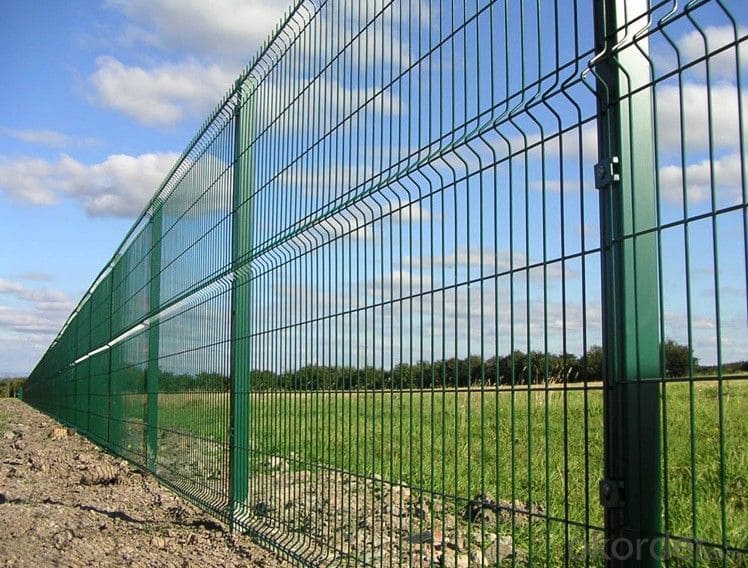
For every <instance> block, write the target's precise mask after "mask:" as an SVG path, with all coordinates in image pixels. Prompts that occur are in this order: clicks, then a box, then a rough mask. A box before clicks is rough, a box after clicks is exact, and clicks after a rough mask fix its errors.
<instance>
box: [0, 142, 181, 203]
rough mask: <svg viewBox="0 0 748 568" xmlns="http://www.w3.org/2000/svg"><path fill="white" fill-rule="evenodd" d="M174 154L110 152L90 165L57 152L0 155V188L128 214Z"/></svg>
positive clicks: (152, 189) (26, 196)
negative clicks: (43, 155) (53, 156)
mask: <svg viewBox="0 0 748 568" xmlns="http://www.w3.org/2000/svg"><path fill="white" fill-rule="evenodd" d="M177 158H178V154H175V153H161V154H141V155H139V156H129V155H124V154H115V155H112V156H109V157H108V158H107V159H106V160H104V161H103V162H100V163H98V164H93V165H87V164H83V163H81V162H78V161H77V160H75V159H73V158H71V157H70V156H67V155H65V154H63V155H61V156H60V157H59V158H58V159H57V160H56V161H48V160H43V159H40V158H8V157H2V156H0V191H5V192H6V193H8V194H10V195H12V196H14V197H16V198H18V199H21V200H23V201H27V202H29V203H33V204H35V205H52V204H54V203H56V202H57V201H58V199H59V198H61V197H68V198H73V199H77V200H79V201H81V202H82V203H83V205H84V207H85V209H86V211H87V212H88V214H89V215H91V216H107V215H112V216H120V217H131V216H134V215H136V214H137V213H139V212H140V210H141V209H142V208H143V207H144V206H145V204H146V203H147V202H148V200H149V199H150V198H151V196H152V195H153V193H154V192H155V190H156V189H157V188H158V186H159V185H160V183H161V181H162V179H163V177H164V175H165V174H166V173H167V172H168V170H169V169H170V168H171V166H172V165H173V164H174V162H175V161H176V159H177Z"/></svg>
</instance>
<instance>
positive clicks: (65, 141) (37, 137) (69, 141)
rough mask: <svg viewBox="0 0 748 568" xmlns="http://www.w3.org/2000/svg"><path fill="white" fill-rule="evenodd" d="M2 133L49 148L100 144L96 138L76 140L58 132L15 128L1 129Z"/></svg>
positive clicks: (27, 142)
mask: <svg viewBox="0 0 748 568" xmlns="http://www.w3.org/2000/svg"><path fill="white" fill-rule="evenodd" d="M0 132H2V133H3V134H5V135H6V136H8V137H10V138H13V139H14V140H18V141H20V142H25V143H26V144H39V145H41V146H48V147H49V148H57V149H62V148H69V147H73V146H89V145H93V144H98V143H99V141H98V140H97V139H96V138H76V137H74V136H68V135H67V134H63V133H62V132H57V131H56V130H27V129H15V128H0Z"/></svg>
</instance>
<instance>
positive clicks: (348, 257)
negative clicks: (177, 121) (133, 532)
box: [24, 0, 748, 566]
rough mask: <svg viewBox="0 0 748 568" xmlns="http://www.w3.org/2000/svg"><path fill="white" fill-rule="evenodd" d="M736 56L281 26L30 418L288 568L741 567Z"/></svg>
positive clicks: (463, 31) (656, 23)
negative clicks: (158, 483)
mask: <svg viewBox="0 0 748 568" xmlns="http://www.w3.org/2000/svg"><path fill="white" fill-rule="evenodd" d="M747 25H748V12H747V11H746V9H745V7H744V6H743V5H742V3H741V2H738V1H731V2H728V1H718V0H711V1H699V2H688V3H686V4H685V5H683V6H681V5H679V4H678V3H676V2H667V1H663V2H654V1H649V2H648V1H646V0H636V1H626V2H624V1H623V0H601V1H600V2H592V1H590V0H555V1H553V2H540V1H538V0H533V1H523V2H505V3H500V2H495V1H488V0H481V1H475V2H446V1H442V2H418V1H415V0H412V1H384V0H378V1H376V2H362V1H359V2H338V1H333V0H329V1H319V2H312V1H301V2H297V3H296V4H295V5H294V6H293V7H292V9H291V10H290V11H289V13H288V14H287V16H286V17H285V19H284V21H283V23H282V24H281V25H280V26H279V27H278V28H277V29H276V30H275V32H274V33H273V35H272V36H271V38H270V39H269V40H268V41H267V42H266V44H265V45H264V46H263V47H262V49H261V50H260V53H259V54H258V55H257V57H256V58H255V59H254V61H253V62H252V64H251V65H250V66H249V67H248V68H247V70H246V71H245V72H244V73H243V74H242V75H241V76H240V77H239V78H238V79H237V81H236V83H235V85H234V87H233V88H232V89H231V90H230V92H229V93H228V94H227V95H226V96H225V97H224V99H223V100H222V101H221V103H220V104H219V105H218V107H217V109H216V110H215V111H214V112H213V114H212V115H211V116H210V117H209V119H208V120H207V121H206V123H205V125H204V126H203V128H202V129H201V130H200V132H199V133H198V134H197V136H196V137H195V139H194V140H193V141H192V143H191V144H190V145H189V147H188V148H187V150H186V151H185V152H184V154H183V155H182V157H181V158H180V160H179V161H178V162H177V164H176V165H175V166H174V168H173V170H172V171H171V173H170V174H169V175H168V176H167V178H166V180H165V181H164V183H163V184H162V186H161V187H160V188H158V191H157V193H156V196H155V197H154V199H153V201H152V202H151V203H150V204H149V205H148V207H147V208H146V210H145V211H144V212H143V214H142V215H141V216H140V218H139V219H138V220H137V221H136V223H135V224H134V226H133V228H132V229H131V231H130V232H129V233H128V235H127V236H126V237H125V239H124V241H123V244H122V245H121V246H120V248H119V249H118V251H117V252H116V254H115V255H114V257H113V258H112V260H111V262H110V263H109V264H108V265H107V266H106V267H105V269H104V270H103V271H102V273H101V274H100V275H99V276H98V277H97V279H96V281H95V282H94V284H93V285H92V287H91V289H90V291H89V292H88V293H87V294H86V296H85V297H84V298H83V300H82V301H81V304H80V305H79V307H78V308H76V310H75V311H74V313H73V314H72V315H71V317H70V319H69V320H68V322H67V323H66V325H65V326H64V327H63V330H62V331H61V332H60V334H59V335H58V337H57V339H56V340H55V341H54V342H53V344H52V345H51V346H50V348H49V350H48V351H47V353H46V354H45V355H44V357H43V358H42V360H41V361H40V362H39V364H38V365H37V367H36V368H35V370H34V372H33V373H32V375H31V377H30V379H29V381H28V383H27V386H26V388H25V390H24V398H25V399H26V400H28V401H29V402H30V403H31V404H33V405H34V406H36V407H38V408H40V409H42V410H44V411H45V412H48V413H50V414H51V415H53V416H55V417H57V418H59V419H61V420H63V421H64V422H67V423H70V424H73V425H76V426H77V427H78V428H79V429H80V430H81V431H82V432H83V433H85V434H86V435H88V436H89V437H91V438H92V439H93V440H94V441H96V442H97V443H100V444H102V445H104V446H106V447H107V448H109V449H110V450H111V451H113V452H115V453H117V454H119V455H122V456H124V457H126V458H127V459H129V460H131V461H133V462H135V463H138V464H140V465H142V466H143V467H146V468H148V469H149V470H151V471H152V472H153V473H154V474H155V475H157V476H159V477H160V478H161V479H162V480H164V481H165V482H166V483H168V484H169V485H170V486H171V487H173V488H174V489H176V490H177V491H179V492H180V493H182V494H184V495H186V496H187V497H189V498H190V499H192V500H193V501H195V502H196V503H198V504H199V505H200V506H202V507H204V508H205V509H206V510H209V511H211V512H212V513H214V514H215V515H217V516H219V517H220V518H223V519H224V520H226V521H227V522H229V523H230V524H231V526H232V528H234V529H236V530H243V531H247V532H249V533H250V534H252V535H253V536H254V537H255V538H257V539H258V540H260V541H263V542H265V543H266V544H268V545H270V546H273V547H275V548H277V549H278V550H281V551H282V552H284V553H286V554H287V555H288V556H289V557H290V558H292V559H294V560H295V561H297V562H299V563H302V564H309V565H347V564H361V565H372V566H399V565H411V566H430V565H442V566H463V565H464V566H468V565H470V566H488V565H495V566H498V565H505V564H506V565H509V564H511V565H528V564H532V565H543V564H545V565H566V566H568V565H572V566H578V565H593V566H598V565H603V564H608V565H640V564H648V565H659V564H662V563H666V564H670V565H676V566H680V565H713V564H719V565H723V566H739V565H744V564H745V562H746V561H748V513H747V512H746V511H748V509H746V507H745V503H746V500H747V499H748V478H746V475H747V473H746V472H748V467H746V466H747V465H748V464H747V462H746V459H748V454H747V453H746V440H747V439H748V430H746V428H747V427H746V421H745V419H744V417H745V415H746V413H747V412H748V388H747V387H746V385H748V383H745V380H744V379H745V378H746V377H747V376H748V375H747V374H746V371H748V367H747V366H746V365H747V364H746V362H745V360H744V359H745V358H746V356H745V354H746V353H748V308H747V306H746V301H747V299H748V286H747V281H748V280H747V276H746V274H747V271H746V268H747V267H748V237H747V236H746V235H748V231H746V228H747V227H748V207H747V205H748V199H747V195H746V194H747V192H748V190H746V172H745V158H746V152H745V139H746V127H745V122H744V119H743V116H744V114H743V108H744V103H745V101H746V99H745V92H744V87H743V84H744V81H745V74H746V66H745V62H746V61H747V60H748V59H747V57H748V53H746V48H745V46H746V39H748V34H746V29H748V28H747V27H746V26H747Z"/></svg>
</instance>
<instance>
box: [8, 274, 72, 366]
mask: <svg viewBox="0 0 748 568" xmlns="http://www.w3.org/2000/svg"><path fill="white" fill-rule="evenodd" d="M6 303H10V304H11V305H6ZM74 307H75V302H74V301H73V299H72V298H71V297H70V296H69V295H68V294H66V293H65V292H61V291H59V290H51V289H47V288H29V287H27V286H25V285H24V284H22V283H21V282H18V281H14V280H9V279H6V278H0V372H11V371H12V372H20V373H27V372H29V371H31V368H32V367H33V365H34V363H35V362H36V361H38V360H39V358H40V357H41V356H42V354H43V353H44V350H45V349H46V348H47V347H48V345H49V344H50V342H51V341H52V339H54V337H55V335H56V334H57V332H58V330H59V329H60V328H61V327H62V324H63V322H64V321H65V319H66V318H67V316H68V314H69V313H70V312H71V311H72V310H73V308H74Z"/></svg>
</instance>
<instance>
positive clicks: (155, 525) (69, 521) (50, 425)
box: [0, 399, 289, 568]
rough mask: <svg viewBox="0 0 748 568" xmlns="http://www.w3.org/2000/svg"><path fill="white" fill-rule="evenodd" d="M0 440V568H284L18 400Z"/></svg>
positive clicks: (3, 407) (4, 405) (1, 418)
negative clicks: (99, 567)
mask: <svg viewBox="0 0 748 568" xmlns="http://www.w3.org/2000/svg"><path fill="white" fill-rule="evenodd" d="M0 433H1V436H0V519H2V523H3V531H4V534H3V538H2V539H0V559H2V564H3V566H9V567H25V566H30V567H34V568H38V567H41V566H143V567H150V566H154V567H155V566H252V567H274V566H288V565H289V564H288V563H287V562H285V561H284V560H282V559H281V558H278V557H276V556H275V555H274V554H273V553H272V552H269V551H267V550H265V549H263V548H261V547H260V546H259V545H257V544H255V543H254V542H252V541H251V540H250V539H249V537H246V536H243V535H238V534H231V533H230V532H229V531H228V529H227V528H226V526H225V525H223V524H221V523H218V522H216V521H215V520H213V519H212V518H210V517H208V516H207V515H206V514H205V513H203V512H201V511H200V510H199V509H197V508H196V507H194V506H192V505H191V504H190V503H188V502H186V501H185V500H183V499H181V498H179V497H177V496H176V495H175V494H173V493H171V492H170V491H169V490H168V489H165V488H164V487H162V486H161V485H159V483H158V482H157V481H156V480H155V479H154V478H152V477H151V476H149V475H146V474H143V473H142V472H140V471H138V470H137V469H135V468H133V467H132V466H130V465H128V464H127V463H125V462H123V461H122V460H118V459H116V458H114V457H112V456H110V455H109V454H107V453H105V452H104V451H102V450H101V449H99V448H98V447H96V446H95V445H93V444H92V443H91V442H89V441H88V440H86V439H85V438H84V437H82V436H80V435H78V434H76V433H75V432H74V431H73V430H68V429H66V428H62V427H60V425H59V424H58V423H57V422H55V421H53V420H51V419H50V418H48V417H46V416H44V415H43V414H40V413H39V412H37V411H35V410H34V409H32V408H30V407H29V406H27V405H26V404H24V403H23V402H21V401H18V400H15V399H0Z"/></svg>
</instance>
